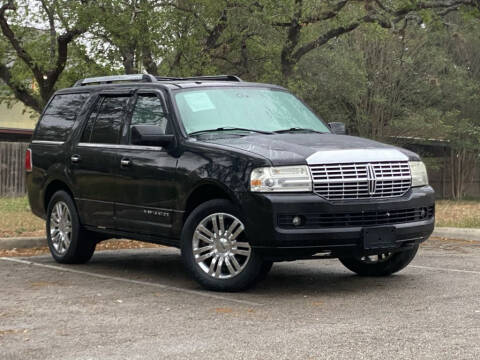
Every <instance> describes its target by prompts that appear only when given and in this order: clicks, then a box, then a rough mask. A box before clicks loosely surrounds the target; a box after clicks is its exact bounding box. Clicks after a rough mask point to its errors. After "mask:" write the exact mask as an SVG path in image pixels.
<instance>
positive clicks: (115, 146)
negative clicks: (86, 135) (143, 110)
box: [77, 142, 163, 151]
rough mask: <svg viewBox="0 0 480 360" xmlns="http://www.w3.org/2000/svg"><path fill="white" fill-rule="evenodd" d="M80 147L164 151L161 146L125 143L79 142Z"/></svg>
mask: <svg viewBox="0 0 480 360" xmlns="http://www.w3.org/2000/svg"><path fill="white" fill-rule="evenodd" d="M77 146H79V147H91V148H104V149H124V150H151V151H162V150H163V147H161V146H143V145H123V144H96V143H83V142H80V143H78V144H77Z"/></svg>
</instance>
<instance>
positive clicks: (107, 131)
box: [82, 96, 129, 144]
mask: <svg viewBox="0 0 480 360" xmlns="http://www.w3.org/2000/svg"><path fill="white" fill-rule="evenodd" d="M128 100H129V97H127V96H106V97H104V99H103V101H102V103H101V105H100V109H99V111H98V115H97V116H96V119H94V118H95V116H94V115H95V114H94V113H95V110H94V112H93V113H92V115H93V116H92V115H91V116H90V119H89V123H90V121H94V124H93V126H92V127H90V128H91V129H92V130H91V135H90V136H89V138H90V142H91V143H97V144H117V143H118V141H119V137H120V130H121V128H122V124H123V120H124V118H125V112H126V109H127V104H128ZM88 125H89V124H87V128H86V129H85V131H87V132H88V131H89V126H88ZM85 131H84V134H83V135H82V139H83V137H84V136H86V135H85Z"/></svg>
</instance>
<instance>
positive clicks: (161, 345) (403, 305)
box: [0, 239, 480, 360]
mask: <svg viewBox="0 0 480 360" xmlns="http://www.w3.org/2000/svg"><path fill="white" fill-rule="evenodd" d="M479 245H480V243H478V242H476V243H475V242H468V241H449V240H442V239H437V240H434V241H429V242H427V243H426V244H425V245H424V246H423V247H422V248H421V250H420V251H419V254H418V256H417V257H416V259H415V260H414V262H413V263H412V264H411V266H409V267H408V268H407V269H405V270H404V271H402V272H401V273H399V274H397V275H395V276H392V277H390V278H360V277H357V276H354V275H352V274H351V273H350V272H349V271H348V270H346V269H344V268H343V267H342V266H341V264H340V263H339V262H338V261H336V260H323V261H297V262H292V263H279V264H275V266H274V267H273V269H272V271H271V273H270V275H269V277H268V278H267V279H266V280H265V281H264V282H263V283H261V284H260V285H259V286H258V287H257V288H255V289H253V290H250V291H248V292H245V293H236V294H222V293H212V292H207V291H203V290H201V289H200V288H199V287H198V286H197V284H196V283H195V282H193V281H192V280H191V279H190V278H189V277H188V276H187V275H186V274H185V272H184V270H183V268H182V265H181V262H180V257H179V254H178V251H176V250H174V249H169V248H153V249H151V248H149V249H131V250H110V251H99V252H98V253H96V254H95V255H94V257H93V259H92V261H91V262H90V263H89V264H87V265H81V266H63V265H59V264H56V263H55V262H53V260H52V259H51V258H50V257H49V256H48V255H41V256H32V257H25V258H19V257H9V258H1V259H0V278H1V279H2V287H1V288H2V292H1V296H0V349H1V350H0V351H1V356H0V358H2V359H59V358H63V359H85V360H86V359H102V360H103V359H220V358H223V359H262V360H263V359H385V358H392V359H478V358H480V246H479Z"/></svg>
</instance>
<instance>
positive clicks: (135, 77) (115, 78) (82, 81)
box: [73, 74, 157, 87]
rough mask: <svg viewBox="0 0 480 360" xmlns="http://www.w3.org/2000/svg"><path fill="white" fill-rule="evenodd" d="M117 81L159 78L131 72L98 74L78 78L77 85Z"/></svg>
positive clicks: (153, 79) (147, 80) (154, 79)
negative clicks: (110, 74)
mask: <svg viewBox="0 0 480 360" xmlns="http://www.w3.org/2000/svg"><path fill="white" fill-rule="evenodd" d="M116 81H141V82H155V81H157V79H156V78H155V76H153V75H149V74H131V75H112V76H98V77H91V78H85V79H80V80H78V81H77V82H76V83H75V85H73V86H74V87H75V86H85V85H89V84H111V83H112V82H116Z"/></svg>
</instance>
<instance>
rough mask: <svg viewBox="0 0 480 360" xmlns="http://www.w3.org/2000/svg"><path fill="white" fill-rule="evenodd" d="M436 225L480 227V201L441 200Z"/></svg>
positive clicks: (437, 205) (437, 206)
mask: <svg viewBox="0 0 480 360" xmlns="http://www.w3.org/2000/svg"><path fill="white" fill-rule="evenodd" d="M435 210H436V224H435V226H448V227H461V228H480V201H451V200H439V201H437V203H436V208H435Z"/></svg>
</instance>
